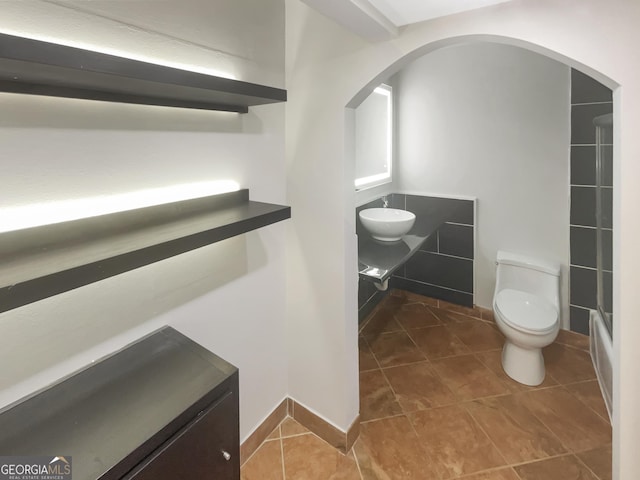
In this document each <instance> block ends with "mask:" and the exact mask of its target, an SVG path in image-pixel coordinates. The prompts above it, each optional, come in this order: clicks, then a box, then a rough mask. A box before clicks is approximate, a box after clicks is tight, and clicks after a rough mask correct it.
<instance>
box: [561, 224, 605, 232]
mask: <svg viewBox="0 0 640 480" xmlns="http://www.w3.org/2000/svg"><path fill="white" fill-rule="evenodd" d="M569 226H570V227H575V228H586V229H589V230H597V228H598V227H594V226H591V225H577V224H572V223H570V224H569ZM602 230H605V231H607V232H613V228H610V227H602Z"/></svg>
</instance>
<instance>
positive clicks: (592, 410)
mask: <svg viewBox="0 0 640 480" xmlns="http://www.w3.org/2000/svg"><path fill="white" fill-rule="evenodd" d="M591 381H593V380H585V381H584V382H576V383H569V384H567V385H562V387H563V388H564V389H565V391H566V392H567V393H568V394H569V395H571V396H572V397H573V398H575V399H576V400H578V402H580V403H581V404H582V405H584V406H585V407H586V408H587V410H591V412H593V413H595V414H596V415H597V416H598V418H601V419H602V420H604V421H605V422H606V424H607V425H609V426H610V427H612V425H611V420H609V419H608V418H606V419H605V418H604V417H603V416H602V415H600V414H599V413H598V412H597V411H596V409H595V408H592V407H591V405H589V404H587V403H585V402H583V401H582V399H580V398H579V397H578V396H577V395H575V394H574V393H573V392H572V391H571V390H569V389H568V388H567V387H568V386H571V385H578V384H580V383H586V382H591ZM596 381H597V380H596ZM598 388H600V387H598ZM600 395H601V396H602V394H600ZM602 401H603V402H604V399H602ZM605 409H606V407H605ZM596 448H597V447H596ZM588 450H593V449H592V448H588V449H587V450H584V451H588ZM581 451H583V450H581Z"/></svg>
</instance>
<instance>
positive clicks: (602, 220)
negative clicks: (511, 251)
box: [593, 113, 613, 335]
mask: <svg viewBox="0 0 640 480" xmlns="http://www.w3.org/2000/svg"><path fill="white" fill-rule="evenodd" d="M593 124H594V126H595V129H596V268H597V310H598V313H600V315H601V317H602V319H603V320H604V323H605V325H606V327H607V330H608V332H609V334H610V335H611V334H612V332H613V312H612V310H613V308H612V305H611V303H612V301H611V297H612V295H611V293H612V284H613V278H612V277H613V266H612V226H613V225H612V216H613V215H612V214H613V212H612V203H613V202H612V200H613V178H612V171H613V168H612V165H613V115H612V114H610V113H609V114H607V115H601V116H599V117H596V118H595V119H594V120H593Z"/></svg>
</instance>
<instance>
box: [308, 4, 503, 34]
mask: <svg viewBox="0 0 640 480" xmlns="http://www.w3.org/2000/svg"><path fill="white" fill-rule="evenodd" d="M302 1H303V2H305V3H306V4H308V5H309V6H310V7H312V8H314V9H315V10H317V11H319V12H320V13H322V14H324V15H326V16H327V17H329V18H331V19H333V20H334V21H336V22H337V23H339V24H341V25H342V26H344V27H346V28H347V29H349V30H351V31H352V32H354V33H356V34H358V35H360V36H361V37H363V38H366V39H368V40H371V41H374V42H375V41H380V40H386V39H389V38H393V37H395V36H397V35H398V27H402V26H404V25H408V24H410V23H418V22H422V21H424V20H429V19H432V18H437V17H443V16H445V15H451V14H453V13H460V12H464V11H466V10H474V9H476V8H482V7H487V6H489V5H495V4H497V3H504V2H509V1H511V0H302Z"/></svg>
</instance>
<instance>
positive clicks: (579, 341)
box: [555, 330, 589, 352]
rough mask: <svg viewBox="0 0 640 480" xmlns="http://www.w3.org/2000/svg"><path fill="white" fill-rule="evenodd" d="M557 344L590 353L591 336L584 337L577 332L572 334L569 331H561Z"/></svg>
mask: <svg viewBox="0 0 640 480" xmlns="http://www.w3.org/2000/svg"><path fill="white" fill-rule="evenodd" d="M555 343H559V344H561V345H568V346H570V347H573V348H578V349H580V350H584V351H585V352H588V351H589V336H588V335H582V334H581V333H577V332H570V331H569V330H560V331H559V332H558V337H557V338H556V341H555Z"/></svg>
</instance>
